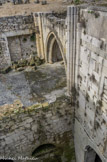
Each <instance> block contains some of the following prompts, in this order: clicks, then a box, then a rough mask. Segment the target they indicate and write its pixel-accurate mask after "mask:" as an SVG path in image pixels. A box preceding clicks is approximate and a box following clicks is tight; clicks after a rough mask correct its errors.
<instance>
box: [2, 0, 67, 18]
mask: <svg viewBox="0 0 107 162" xmlns="http://www.w3.org/2000/svg"><path fill="white" fill-rule="evenodd" d="M34 1H35V0H30V3H29V4H16V5H13V3H11V2H9V3H6V4H3V5H2V6H0V17H4V16H14V15H28V14H30V13H31V12H50V11H59V12H64V11H65V10H66V7H67V4H66V3H63V0H47V4H46V5H41V1H42V0H40V3H39V4H35V3H34Z"/></svg>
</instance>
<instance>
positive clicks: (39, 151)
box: [32, 143, 56, 157]
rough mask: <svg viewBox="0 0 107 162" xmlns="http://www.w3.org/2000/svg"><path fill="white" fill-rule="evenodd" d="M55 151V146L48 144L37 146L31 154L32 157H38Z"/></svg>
mask: <svg viewBox="0 0 107 162" xmlns="http://www.w3.org/2000/svg"><path fill="white" fill-rule="evenodd" d="M54 149H56V146H55V145H54V144H51V143H48V144H43V145H40V146H38V147H37V148H36V149H35V150H34V151H33V152H32V156H34V157H39V156H42V155H44V154H46V153H49V152H51V151H52V150H54Z"/></svg>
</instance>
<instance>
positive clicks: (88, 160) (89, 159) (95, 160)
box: [84, 146, 102, 162]
mask: <svg viewBox="0 0 107 162" xmlns="http://www.w3.org/2000/svg"><path fill="white" fill-rule="evenodd" d="M84 162H102V160H101V159H100V157H99V155H98V154H97V153H96V152H95V151H94V150H93V149H92V148H91V147H90V146H87V147H86V149H85V160H84Z"/></svg>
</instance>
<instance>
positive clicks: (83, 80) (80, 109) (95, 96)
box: [67, 7, 107, 162]
mask: <svg viewBox="0 0 107 162" xmlns="http://www.w3.org/2000/svg"><path fill="white" fill-rule="evenodd" d="M106 26H107V12H103V11H100V10H99V11H96V10H91V8H88V9H80V11H79V10H78V9H77V8H75V7H69V10H68V29H69V33H68V39H69V43H68V53H67V54H68V62H67V64H68V69H67V70H68V88H69V92H70V93H71V95H72V100H73V103H74V105H75V126H74V127H75V129H74V130H75V134H74V136H75V149H76V158H77V162H83V161H85V159H84V158H85V152H86V151H87V150H86V146H90V147H91V148H92V149H93V150H95V152H96V153H97V154H98V155H99V156H100V158H101V159H102V162H106V161H107V139H106V137H107V129H106V128H107V125H106V122H107V30H106ZM75 45H76V46H75ZM69 74H70V75H69ZM74 96H75V97H76V99H75V97H74ZM74 100H75V102H74Z"/></svg>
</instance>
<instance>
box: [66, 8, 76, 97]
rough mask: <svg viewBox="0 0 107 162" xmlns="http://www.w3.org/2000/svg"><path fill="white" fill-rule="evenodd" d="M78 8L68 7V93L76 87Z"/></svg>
mask: <svg viewBox="0 0 107 162" xmlns="http://www.w3.org/2000/svg"><path fill="white" fill-rule="evenodd" d="M77 11H78V10H77V7H75V6H73V7H68V10H67V26H68V29H67V40H68V42H67V87H68V93H69V95H71V93H72V92H71V90H72V88H73V87H75V63H76V37H77V36H76V34H77V32H76V28H77V18H78V12H77Z"/></svg>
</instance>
